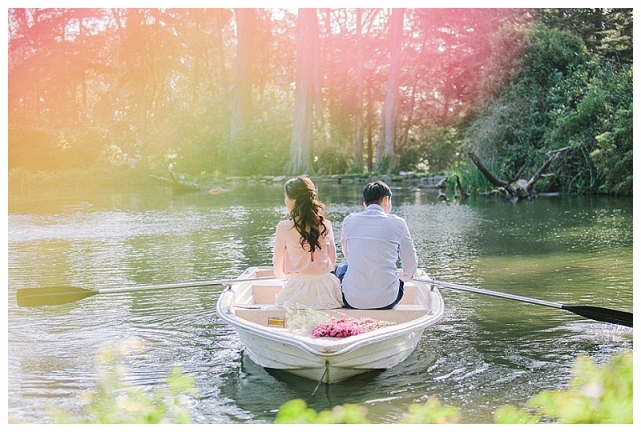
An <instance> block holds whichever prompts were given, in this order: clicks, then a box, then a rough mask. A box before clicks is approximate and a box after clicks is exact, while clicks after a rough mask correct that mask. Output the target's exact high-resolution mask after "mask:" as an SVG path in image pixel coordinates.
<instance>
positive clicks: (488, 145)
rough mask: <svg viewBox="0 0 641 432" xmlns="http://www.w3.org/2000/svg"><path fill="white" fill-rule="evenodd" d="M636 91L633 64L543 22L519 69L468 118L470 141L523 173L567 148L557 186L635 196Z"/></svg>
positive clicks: (527, 174)
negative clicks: (592, 50)
mask: <svg viewBox="0 0 641 432" xmlns="http://www.w3.org/2000/svg"><path fill="white" fill-rule="evenodd" d="M632 94H633V91H632V75H631V68H630V66H627V65H623V66H622V65H618V64H615V63H614V62H611V61H609V60H606V59H599V58H597V57H595V56H593V55H591V54H588V52H587V51H586V49H585V46H584V44H583V41H582V40H581V39H580V38H578V37H576V36H573V35H571V34H569V33H566V32H563V31H560V30H556V29H551V28H548V27H545V26H543V25H538V26H536V28H535V31H534V33H533V35H532V38H531V42H530V44H529V46H528V47H527V49H526V55H525V57H524V59H523V63H522V67H521V68H520V69H519V73H518V74H517V75H515V76H514V77H513V81H512V82H511V84H509V85H508V86H506V87H505V88H504V90H503V91H502V92H501V94H500V96H499V97H498V98H496V99H495V100H494V101H492V102H491V103H489V104H488V105H486V106H485V108H484V109H483V111H482V112H481V113H480V115H479V116H478V117H477V118H476V119H475V120H474V121H473V122H471V123H470V125H469V127H468V128H467V131H466V135H467V140H468V142H470V144H471V148H472V149H473V150H474V151H475V152H476V154H477V155H478V156H479V157H480V158H481V160H484V161H485V160H486V159H488V158H492V159H496V160H498V161H500V168H501V169H500V170H499V172H506V173H508V174H509V175H511V176H515V175H516V173H518V172H519V171H520V170H521V169H522V168H524V169H525V170H524V172H522V174H521V176H520V177H521V178H525V179H527V178H529V177H530V176H531V175H532V174H534V172H535V171H536V170H537V169H538V168H539V167H540V165H541V164H542V163H543V161H545V160H546V159H547V153H548V152H549V151H551V150H555V149H559V148H562V147H566V146H570V147H571V148H572V150H571V151H569V152H567V153H565V154H564V155H563V156H562V157H561V158H559V159H558V160H557V161H555V163H554V164H553V165H552V166H551V167H550V169H549V170H550V171H555V172H556V174H557V176H558V180H557V183H556V187H557V190H563V191H567V192H578V193H594V192H601V193H617V194H631V192H632V182H631V178H632V157H631V155H632V146H631V139H632V127H631V118H632V115H631V113H632ZM608 132H609V133H610V134H608ZM608 140H613V141H611V142H610V141H608ZM612 143H614V146H612V145H611V144H612ZM595 151H596V152H595ZM496 174H497V173H495V175H496ZM499 177H500V176H499Z"/></svg>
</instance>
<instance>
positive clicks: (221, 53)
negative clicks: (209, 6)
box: [214, 9, 229, 91]
mask: <svg viewBox="0 0 641 432" xmlns="http://www.w3.org/2000/svg"><path fill="white" fill-rule="evenodd" d="M214 17H215V18H216V24H215V25H216V29H215V31H216V54H217V55H218V61H217V62H216V63H218V71H217V72H218V77H219V78H218V88H219V89H224V90H225V91H226V90H227V86H228V85H229V84H228V83H227V70H226V69H225V49H224V42H223V19H222V16H221V14H220V9H214Z"/></svg>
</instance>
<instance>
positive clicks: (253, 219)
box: [8, 182, 632, 423]
mask: <svg viewBox="0 0 641 432" xmlns="http://www.w3.org/2000/svg"><path fill="white" fill-rule="evenodd" d="M361 186H362V185H340V186H338V185H330V184H327V183H323V182H321V183H319V184H318V187H319V194H320V197H321V200H323V201H324V202H325V203H326V204H327V208H328V217H329V218H330V220H332V222H333V224H334V230H335V232H336V233H340V226H341V221H342V219H343V218H344V217H345V216H346V215H347V214H349V213H351V212H354V211H360V210H361V209H362V204H361V203H360V191H361ZM393 191H394V198H393V203H394V211H395V212H396V213H398V214H400V215H401V216H403V217H404V218H406V219H407V221H408V225H409V227H410V230H411V232H412V234H413V237H414V239H415V243H416V247H417V250H418V253H419V258H420V263H421V266H422V267H423V268H425V270H426V271H428V272H429V273H431V274H432V275H433V276H435V277H436V278H438V279H440V280H444V281H451V282H456V283H460V284H470V285H475V286H481V287H485V288H488V289H492V290H496V291H503V292H510V293H515V294H520V295H524V296H530V297H535V298H541V299H545V300H550V301H554V302H566V303H574V304H585V305H596V306H604V307H611V308H615V309H622V310H632V205H631V204H632V201H631V200H624V199H602V198H577V197H559V198H550V199H540V200H536V201H533V202H525V203H517V204H515V205H513V204H508V203H503V202H500V201H495V200H487V199H483V198H470V199H468V200H465V201H463V202H460V203H454V202H451V201H450V202H439V201H438V200H437V198H436V192H435V191H429V190H416V189H412V188H399V187H394V189H393ZM282 196H283V192H282V185H253V186H252V185H250V186H238V187H236V188H234V190H233V191H232V192H231V193H227V194H220V195H217V196H211V195H208V194H186V195H182V196H174V195H172V194H171V193H170V192H167V191H165V190H163V189H154V190H147V191H137V192H135V193H133V192H132V193H131V194H113V193H106V192H105V193H102V194H100V193H96V192H95V191H94V192H92V193H91V194H89V193H88V192H86V191H83V190H80V191H76V192H74V193H72V192H70V191H67V192H64V193H62V192H61V193H60V194H59V195H57V196H48V197H46V198H45V199H44V200H43V199H41V197H39V196H28V195H26V196H22V197H12V200H11V201H10V214H9V232H8V270H9V275H8V276H9V289H8V323H9V326H8V343H9V346H8V352H9V364H8V377H9V382H8V393H9V401H8V402H9V403H8V407H9V417H10V418H14V419H17V420H20V421H23V422H27V423H38V422H44V423H46V422H48V421H49V419H48V415H47V412H46V410H45V408H46V407H47V406H49V405H51V404H53V405H56V406H58V407H64V408H68V409H77V408H78V407H79V403H80V394H81V393H83V392H85V391H87V389H90V388H92V386H93V385H94V384H95V381H94V380H95V371H94V366H93V357H94V356H95V354H96V352H97V349H98V347H99V346H100V344H102V343H105V342H109V341H115V340H120V339H122V338H124V337H126V336H135V337H138V338H140V339H141V340H143V342H144V343H145V345H146V346H147V348H148V350H147V351H146V352H144V353H141V354H137V355H135V356H133V357H131V358H129V359H128V365H129V366H130V367H131V369H132V373H131V380H132V381H133V382H134V383H137V384H139V385H143V386H149V387H153V386H156V385H160V384H161V383H163V382H164V380H165V378H166V375H167V372H168V371H169V368H170V366H171V365H173V364H177V363H179V364H182V365H183V369H184V371H185V372H186V373H187V374H189V375H191V376H194V377H195V378H196V385H197V387H198V389H199V390H200V395H199V397H198V398H197V399H196V400H195V401H194V406H193V411H192V414H193V418H194V421H196V422H198V423H271V422H273V419H274V416H275V412H276V410H277V409H278V407H279V406H280V405H281V404H282V403H284V402H286V401H287V400H290V399H293V398H297V397H301V398H303V399H305V400H306V401H307V403H308V405H310V406H311V407H312V408H314V409H316V410H323V409H330V408H331V407H333V406H335V405H337V404H342V403H348V402H350V403H360V404H363V405H364V406H366V407H367V408H368V410H369V415H368V417H369V418H370V419H371V420H372V421H374V422H382V423H393V422H396V421H398V420H399V418H400V416H401V415H402V414H403V413H404V412H406V411H407V406H408V405H409V404H410V403H414V402H421V401H425V400H426V399H427V398H428V397H430V396H436V397H438V398H439V399H440V400H441V401H442V402H443V403H445V404H450V405H455V406H457V407H459V408H460V409H461V411H462V413H463V421H464V422H468V423H477V422H478V423H488V422H491V421H492V420H491V419H492V413H493V411H494V410H495V409H496V408H497V407H499V406H501V405H504V404H507V403H516V404H519V403H524V402H525V401H526V400H527V399H528V398H529V397H531V396H532V395H533V394H535V393H537V392H538V391H540V390H542V389H551V388H559V387H561V386H563V385H564V384H566V383H567V380H568V379H569V371H570V368H571V365H572V361H573V359H574V358H575V357H576V355H578V354H580V353H586V354H589V355H590V356H592V357H594V358H596V359H597V361H599V362H603V361H606V360H607V359H608V358H609V356H610V355H611V354H612V353H614V352H617V351H619V350H622V349H632V331H631V330H630V329H627V328H623V327H619V326H613V325H606V324H602V323H598V322H595V321H590V320H585V319H582V318H580V317H578V316H576V315H574V314H571V313H569V312H564V311H558V310H555V309H551V308H545V307H541V306H536V305H530V304H524V303H519V302H514V301H510V300H505V299H496V298H493V297H488V296H482V295H477V294H472V293H461V292H457V291H453V290H448V289H446V288H443V289H442V293H443V296H444V299H445V303H446V312H445V316H444V319H443V321H442V322H441V323H439V324H438V325H437V326H434V327H433V328H431V329H429V330H428V331H426V332H425V333H424V335H423V337H422V340H421V343H420V344H419V346H418V348H417V350H416V351H415V352H414V353H413V354H412V355H411V356H410V358H408V359H407V360H406V361H405V362H403V363H402V364H400V365H398V366H396V367H394V368H392V369H389V370H386V371H382V372H375V373H369V374H365V375H361V376H359V377H355V378H354V379H352V380H348V381H345V382H343V383H337V384H333V385H330V386H321V388H320V389H319V390H318V392H317V393H316V394H315V395H314V397H312V396H311V394H312V392H313V390H314V388H315V387H316V383H314V382H309V381H305V380H303V379H300V378H296V377H292V376H289V375H287V374H283V373H278V372H274V371H265V370H264V369H262V368H259V367H257V366H256V365H255V364H253V362H251V360H249V359H248V358H247V357H246V356H244V355H243V353H242V350H243V347H242V344H241V343H240V341H239V339H238V337H237V335H236V333H235V332H234V331H233V330H231V329H230V328H228V327H227V326H225V325H223V324H222V323H221V321H220V320H219V319H218V317H217V316H216V315H215V312H214V310H215V302H216V300H217V297H218V294H219V292H220V289H221V287H198V288H183V289H176V290H167V291H149V292H136V293H121V294H109V295H98V296H94V297H91V298H89V299H85V300H82V301H79V302H76V303H71V304H66V305H59V306H44V307H40V308H18V307H17V306H16V303H15V292H16V290H17V289H19V288H25V287H34V286H47V285H53V284H63V285H76V286H82V287H90V288H92V287H116V286H127V285H137V284H146V283H171V282H183V281H186V280H203V279H215V278H220V277H234V276H236V275H237V274H238V273H240V272H241V271H242V270H244V269H245V268H246V267H248V266H251V265H257V264H268V263H269V261H270V259H271V247H272V242H273V235H274V228H275V226H276V223H277V222H278V221H279V220H281V219H282V218H284V217H286V213H285V208H284V206H283V205H282ZM83 203H85V204H83Z"/></svg>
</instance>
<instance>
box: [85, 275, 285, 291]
mask: <svg viewBox="0 0 641 432" xmlns="http://www.w3.org/2000/svg"><path fill="white" fill-rule="evenodd" d="M273 279H277V278H276V276H267V277H257V278H246V279H216V280H203V281H192V282H177V283H170V284H161V285H140V286H130V287H128V286H124V287H117V288H100V289H98V290H97V291H98V294H111V293H119V292H132V291H145V290H158V289H172V288H188V287H199V286H209V285H226V284H237V283H245V282H259V281H266V280H273Z"/></svg>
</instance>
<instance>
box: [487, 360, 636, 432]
mask: <svg viewBox="0 0 641 432" xmlns="http://www.w3.org/2000/svg"><path fill="white" fill-rule="evenodd" d="M632 367H633V360H632V352H627V353H622V354H616V355H614V356H613V357H612V358H611V359H610V360H609V361H608V362H607V363H606V364H605V365H604V366H602V367H598V366H597V365H596V364H595V362H594V360H592V359H590V358H589V357H587V356H585V355H579V356H578V357H577V358H576V360H575V362H574V366H573V368H572V378H571V379H570V382H569V384H568V388H567V389H566V390H546V391H543V392H541V393H539V394H538V395H536V396H534V397H533V398H532V399H530V400H529V401H528V402H527V406H528V407H529V408H531V409H536V410H537V411H538V412H539V413H540V414H541V415H542V416H545V417H547V418H551V419H555V420H556V421H558V422H559V423H574V424H576V423H600V424H603V423H629V424H631V423H632V413H633V385H632V383H633V372H632ZM539 418H540V417H539V415H538V414H536V415H531V414H529V413H528V412H527V411H525V410H517V408H515V407H514V406H512V405H508V406H506V407H503V408H502V409H501V410H499V411H497V413H496V415H495V418H494V420H495V422H497V423H534V422H537V421H538V420H539Z"/></svg>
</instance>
